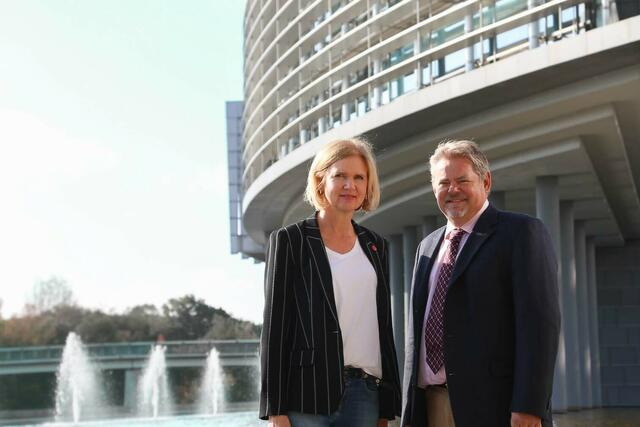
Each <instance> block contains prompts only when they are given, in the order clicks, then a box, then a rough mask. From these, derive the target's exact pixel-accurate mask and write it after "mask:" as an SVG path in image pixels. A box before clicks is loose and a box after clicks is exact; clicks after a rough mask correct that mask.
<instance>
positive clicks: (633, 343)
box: [596, 240, 640, 406]
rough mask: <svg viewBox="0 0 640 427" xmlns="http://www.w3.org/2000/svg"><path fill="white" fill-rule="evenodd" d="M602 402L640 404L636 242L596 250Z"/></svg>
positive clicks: (639, 287) (639, 259)
mask: <svg viewBox="0 0 640 427" xmlns="http://www.w3.org/2000/svg"><path fill="white" fill-rule="evenodd" d="M596 264H597V276H598V309H599V313H598V314H599V322H600V363H601V374H602V404H603V405H604V406H640V241H638V240H636V241H632V242H627V244H626V245H625V246H624V247H620V248H599V249H598V250H597V261H596Z"/></svg>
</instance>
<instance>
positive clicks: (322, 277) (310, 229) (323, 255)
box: [303, 214, 338, 323]
mask: <svg viewBox="0 0 640 427" xmlns="http://www.w3.org/2000/svg"><path fill="white" fill-rule="evenodd" d="M304 225H305V227H304V233H303V234H304V239H305V241H306V244H307V246H308V247H309V254H310V256H311V268H315V271H310V272H309V275H308V276H307V277H309V278H310V280H314V279H315V278H317V279H318V280H319V281H320V286H321V288H322V292H323V294H324V297H325V299H326V300H327V303H328V304H329V311H330V312H331V314H332V315H333V317H334V319H335V321H336V323H338V314H337V313H338V310H337V309H336V299H335V296H334V293H333V278H332V277H331V266H330V265H329V258H327V252H326V250H325V248H324V243H323V242H322V236H321V235H320V227H318V220H317V219H316V216H315V214H314V215H312V216H310V217H309V218H307V219H305V220H304Z"/></svg>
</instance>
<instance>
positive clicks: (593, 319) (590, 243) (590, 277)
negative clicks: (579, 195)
mask: <svg viewBox="0 0 640 427" xmlns="http://www.w3.org/2000/svg"><path fill="white" fill-rule="evenodd" d="M587 281H588V285H589V286H588V287H589V292H588V295H589V342H590V344H591V381H592V384H591V392H592V399H593V406H594V407H600V406H602V389H601V384H600V341H599V329H598V328H599V323H598V290H597V278H596V244H595V242H594V240H593V238H589V239H587Z"/></svg>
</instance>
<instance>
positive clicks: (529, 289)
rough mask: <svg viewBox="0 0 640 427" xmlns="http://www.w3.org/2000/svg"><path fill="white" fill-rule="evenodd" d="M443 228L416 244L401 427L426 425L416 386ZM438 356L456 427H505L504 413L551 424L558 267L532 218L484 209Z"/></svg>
mask: <svg viewBox="0 0 640 427" xmlns="http://www.w3.org/2000/svg"><path fill="white" fill-rule="evenodd" d="M444 230H445V227H442V228H440V229H438V230H436V231H435V232H433V233H432V234H430V235H429V236H427V237H426V238H425V239H424V240H423V241H422V242H421V243H420V246H419V247H418V250H417V253H416V261H415V266H414V273H413V285H412V290H411V308H412V309H411V310H410V311H409V313H410V318H409V323H408V325H409V326H408V328H409V331H408V333H407V339H406V350H405V357H406V359H405V374H404V384H403V386H404V401H403V405H404V406H403V417H402V425H403V426H404V425H411V426H412V427H423V426H426V422H425V417H426V409H425V403H424V390H422V389H420V388H418V387H417V373H418V363H420V362H419V360H418V358H419V349H420V340H421V339H423V338H422V333H423V332H422V329H423V321H424V313H425V308H426V303H427V296H428V279H429V273H430V271H431V268H432V265H433V262H434V259H435V258H436V257H437V254H438V250H439V249H440V245H441V243H442V240H443V237H444ZM443 316H444V336H443V344H444V357H445V367H446V371H447V385H448V387H449V396H450V400H451V407H452V410H453V416H454V419H455V423H456V427H507V426H509V425H510V416H511V412H525V413H529V414H534V415H537V416H539V417H541V418H542V420H543V423H542V425H543V426H545V427H547V426H549V427H550V426H551V425H552V423H551V404H550V400H551V389H552V383H553V369H554V364H555V360H556V353H557V348H558V335H559V330H560V310H559V307H558V283H557V264H556V257H555V254H554V250H553V246H552V243H551V239H550V236H549V233H548V231H547V229H546V228H545V226H544V225H543V224H542V222H541V221H540V220H538V219H535V218H532V217H529V216H526V215H521V214H515V213H510V212H502V211H498V210H497V209H495V208H494V207H493V206H491V205H490V206H489V207H488V208H487V210H485V211H484V212H483V213H482V215H481V216H480V218H479V219H478V222H477V223H476V225H475V228H474V230H473V232H472V233H471V234H470V235H469V237H468V240H467V242H466V244H465V245H464V247H463V248H462V251H461V252H460V254H459V256H458V259H457V261H456V264H455V267H454V271H453V273H452V276H451V281H450V283H449V288H448V291H447V296H446V300H445V308H444V313H443Z"/></svg>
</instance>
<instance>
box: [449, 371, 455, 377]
mask: <svg viewBox="0 0 640 427" xmlns="http://www.w3.org/2000/svg"><path fill="white" fill-rule="evenodd" d="M454 375H455V373H453V372H447V376H449V377H452V376H454Z"/></svg>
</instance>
